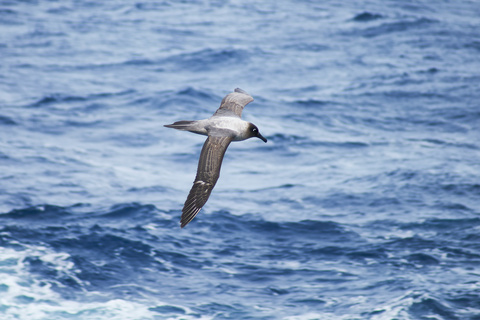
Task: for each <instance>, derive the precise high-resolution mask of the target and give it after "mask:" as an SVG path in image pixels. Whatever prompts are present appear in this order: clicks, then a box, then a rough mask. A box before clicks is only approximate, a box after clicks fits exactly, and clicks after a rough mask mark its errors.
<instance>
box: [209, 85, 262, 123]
mask: <svg viewBox="0 0 480 320" xmlns="http://www.w3.org/2000/svg"><path fill="white" fill-rule="evenodd" d="M252 101H253V98H252V96H251V95H249V94H248V93H247V92H245V91H243V90H242V89H240V88H237V89H235V91H234V92H232V93H229V94H227V95H226V96H225V98H223V100H222V103H221V104H220V108H218V110H217V111H216V112H215V113H214V114H213V116H224V115H234V116H237V117H239V118H240V117H241V116H242V111H243V108H244V107H245V106H246V105H247V104H249V103H250V102H252Z"/></svg>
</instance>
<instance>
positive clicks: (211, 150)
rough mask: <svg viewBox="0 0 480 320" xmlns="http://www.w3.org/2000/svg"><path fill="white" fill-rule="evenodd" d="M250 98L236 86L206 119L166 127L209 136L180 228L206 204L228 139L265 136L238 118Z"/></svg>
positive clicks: (216, 178) (250, 124) (201, 155)
mask: <svg viewBox="0 0 480 320" xmlns="http://www.w3.org/2000/svg"><path fill="white" fill-rule="evenodd" d="M252 101H253V98H252V96H250V95H249V94H248V93H247V92H245V91H243V90H242V89H239V88H237V89H235V90H234V92H232V93H229V94H227V95H226V96H225V98H223V100H222V103H221V104H220V108H218V110H217V111H216V112H215V113H214V114H213V116H211V117H210V118H209V119H204V120H194V121H185V120H183V121H177V122H174V123H172V124H167V125H165V127H167V128H173V129H178V130H184V131H190V132H193V133H197V134H201V135H205V136H208V138H207V140H206V141H205V143H204V144H203V148H202V152H201V153H200V159H199V161H198V168H197V176H196V177H195V181H194V182H193V186H192V189H191V190H190V193H189V194H188V197H187V200H186V201H185V204H184V206H183V210H182V218H181V219H180V227H181V228H183V227H185V226H186V225H187V224H188V223H189V222H190V221H192V220H193V218H195V216H196V215H197V214H198V212H199V211H200V209H202V207H203V206H204V205H205V203H206V202H207V200H208V198H209V197H210V193H212V190H213V187H214V186H215V184H216V183H217V180H218V177H219V176H220V167H221V166H222V160H223V156H224V155H225V151H227V148H228V146H229V145H230V142H232V141H242V140H246V139H249V138H259V139H261V140H263V141H264V142H267V139H266V138H265V137H263V136H262V135H261V134H260V131H258V128H257V126H256V125H254V124H253V123H251V122H248V121H244V120H242V119H241V116H242V111H243V108H244V107H245V106H246V105H247V104H249V103H250V102H252Z"/></svg>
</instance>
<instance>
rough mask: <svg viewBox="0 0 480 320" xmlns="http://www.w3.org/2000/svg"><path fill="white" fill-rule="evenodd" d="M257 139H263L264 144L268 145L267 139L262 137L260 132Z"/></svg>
mask: <svg viewBox="0 0 480 320" xmlns="http://www.w3.org/2000/svg"><path fill="white" fill-rule="evenodd" d="M257 138H258V139H261V140H262V141H263V142H265V143H267V138H265V137H264V136H262V135H261V134H260V132H259V133H258V134H257Z"/></svg>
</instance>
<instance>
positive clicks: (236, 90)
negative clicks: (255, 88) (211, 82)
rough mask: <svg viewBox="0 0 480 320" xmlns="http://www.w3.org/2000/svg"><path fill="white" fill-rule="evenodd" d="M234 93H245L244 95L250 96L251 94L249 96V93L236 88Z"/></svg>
mask: <svg viewBox="0 0 480 320" xmlns="http://www.w3.org/2000/svg"><path fill="white" fill-rule="evenodd" d="M234 91H235V92H238V93H243V94H246V95H250V94H248V92H247V91H245V90H243V89H240V88H235V90H234Z"/></svg>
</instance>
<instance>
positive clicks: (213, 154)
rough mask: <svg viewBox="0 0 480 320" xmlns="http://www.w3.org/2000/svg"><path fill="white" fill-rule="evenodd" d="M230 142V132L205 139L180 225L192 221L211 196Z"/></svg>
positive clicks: (182, 225) (183, 225)
mask: <svg viewBox="0 0 480 320" xmlns="http://www.w3.org/2000/svg"><path fill="white" fill-rule="evenodd" d="M230 142H232V135H229V134H227V135H212V136H208V138H207V141H205V143H204V145H203V148H202V152H201V154H200V160H199V161H198V169H197V176H196V177H195V181H194V182H193V187H192V189H191V190H190V193H189V194H188V197H187V200H186V201H185V204H184V206H183V210H182V218H181V220H180V227H182V228H183V227H185V226H186V225H187V224H188V223H189V222H190V221H192V220H193V218H195V216H196V215H197V214H198V212H199V211H200V209H202V207H203V206H204V205H205V203H206V202H207V200H208V197H210V193H212V190H213V187H214V186H215V184H216V183H217V180H218V177H219V176H220V167H221V166H222V160H223V156H224V155H225V151H227V148H228V145H229V144H230Z"/></svg>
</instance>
